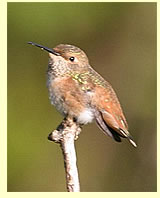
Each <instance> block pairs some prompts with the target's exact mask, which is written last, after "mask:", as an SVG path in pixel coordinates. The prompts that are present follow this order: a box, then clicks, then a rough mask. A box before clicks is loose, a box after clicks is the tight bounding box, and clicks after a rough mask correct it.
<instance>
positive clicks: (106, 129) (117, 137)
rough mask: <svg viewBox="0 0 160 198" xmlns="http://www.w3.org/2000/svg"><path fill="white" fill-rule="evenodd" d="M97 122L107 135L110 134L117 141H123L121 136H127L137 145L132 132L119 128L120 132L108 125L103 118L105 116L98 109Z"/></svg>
mask: <svg viewBox="0 0 160 198" xmlns="http://www.w3.org/2000/svg"><path fill="white" fill-rule="evenodd" d="M95 118H96V123H97V125H98V127H99V128H100V129H101V130H102V131H103V132H104V133H105V134H107V135H109V136H110V137H112V138H113V139H114V140H115V141H117V142H121V141H122V140H121V137H122V138H127V139H128V141H129V142H130V143H131V144H132V145H133V146H134V147H137V145H136V143H135V141H134V140H133V138H132V136H131V135H130V133H129V132H128V131H124V130H122V129H119V133H118V132H117V131H116V130H114V129H112V128H111V127H110V126H108V125H107V123H106V122H105V120H104V119H103V116H102V114H101V112H99V111H97V112H96V116H95Z"/></svg>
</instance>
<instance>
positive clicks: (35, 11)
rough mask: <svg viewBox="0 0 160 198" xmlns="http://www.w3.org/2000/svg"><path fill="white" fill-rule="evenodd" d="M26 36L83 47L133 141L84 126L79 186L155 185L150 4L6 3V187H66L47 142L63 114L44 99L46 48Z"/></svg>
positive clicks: (55, 149)
mask: <svg viewBox="0 0 160 198" xmlns="http://www.w3.org/2000/svg"><path fill="white" fill-rule="evenodd" d="M28 41H33V42H37V43H39V44H43V45H45V46H47V47H54V46H56V45H57V44H60V43H68V44H74V45H76V46H79V47H80V48H82V49H83V50H84V51H85V52H86V53H87V55H88V57H89V59H90V64H91V65H92V66H93V67H94V68H95V70H97V71H98V72H99V73H100V74H101V75H102V76H103V77H105V79H107V80H108V81H109V82H110V83H111V84H112V86H113V88H114V89H115V90H116V92H117V95H118V97H119V99H120V101H121V104H122V107H123V109H124V113H125V115H126V117H127V120H128V124H129V127H130V132H131V134H132V135H133V137H134V139H135V140H136V142H137V144H138V148H137V149H135V148H133V147H132V146H131V145H130V144H129V143H128V141H126V140H123V142H122V143H116V142H114V141H113V140H112V139H111V138H109V137H107V136H105V135H104V134H103V133H102V132H101V131H100V130H99V129H98V128H97V127H96V126H95V124H94V123H93V124H89V125H87V126H85V127H84V128H83V131H82V133H81V134H80V137H79V139H78V140H77V141H76V151H77V158H78V168H79V175H80V183H81V191H83V192H88V191H92V192H96V191H97V192H98V191H103V192H108V191H124V192H126V191H156V190H157V183H156V181H157V166H156V163H157V150H156V146H157V137H156V3H8V191H36V192H37V191H41V192H42V191H45V192H46V191H54V192H55V191H66V186H65V173H64V164H63V158H62V153H61V149H60V147H59V145H57V144H55V143H52V142H49V141H48V140H47V136H48V134H49V133H50V132H51V131H52V129H55V128H56V127H57V125H58V124H59V123H60V122H61V121H62V119H63V118H62V116H61V115H60V114H59V113H58V112H57V111H56V109H55V108H54V107H53V106H51V104H50V101H49V99H48V90H47V88H46V70H47V64H48V54H47V53H46V52H44V51H41V50H40V49H38V48H36V47H33V46H31V45H28V44H27V42H28Z"/></svg>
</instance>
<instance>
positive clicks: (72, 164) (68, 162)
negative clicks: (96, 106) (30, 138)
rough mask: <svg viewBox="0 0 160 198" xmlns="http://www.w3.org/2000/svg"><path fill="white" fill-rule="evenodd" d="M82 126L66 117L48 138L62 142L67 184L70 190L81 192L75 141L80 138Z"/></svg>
mask: <svg viewBox="0 0 160 198" xmlns="http://www.w3.org/2000/svg"><path fill="white" fill-rule="evenodd" d="M80 132H81V127H80V126H79V125H78V124H77V123H76V122H74V121H73V120H72V119H71V118H67V119H64V120H63V121H62V123H61V124H60V125H59V126H58V128H57V130H54V131H53V132H51V133H50V134H49V136H48V139H49V140H51V141H54V142H56V143H60V146H61V148H62V153H63V157H64V167H65V172H66V184H67V191H68V192H80V184H79V177H78V170H77V165H76V151H75V146H74V141H75V140H76V139H77V138H78V135H79V134H80Z"/></svg>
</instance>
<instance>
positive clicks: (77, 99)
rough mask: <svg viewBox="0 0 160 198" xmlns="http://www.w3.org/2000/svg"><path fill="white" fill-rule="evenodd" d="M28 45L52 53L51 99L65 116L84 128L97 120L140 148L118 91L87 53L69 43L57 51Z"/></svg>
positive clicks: (109, 132) (104, 128)
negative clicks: (130, 129) (95, 68)
mask: <svg viewBox="0 0 160 198" xmlns="http://www.w3.org/2000/svg"><path fill="white" fill-rule="evenodd" d="M28 44H31V45H33V46H36V47H39V48H41V49H42V50H45V51H47V52H49V63H48V70H47V87H48V90H49V98H50V100H51V104H53V105H54V106H55V107H56V109H57V110H58V111H59V112H60V113H61V114H62V115H63V116H64V117H67V116H69V117H70V118H73V120H75V121H76V122H77V124H79V125H81V126H82V125H85V124H88V123H91V122H93V121H95V122H96V124H97V126H98V127H99V128H100V129H101V130H102V131H103V132H104V133H105V134H107V135H109V136H110V137H111V138H113V139H114V140H115V141H117V142H121V138H126V139H128V141H129V142H130V143H131V144H132V145H133V146H134V147H137V145H136V143H135V141H134V140H133V138H132V136H131V135H130V133H129V131H128V124H127V121H126V118H125V116H124V114H123V111H122V108H121V105H120V102H119V100H118V98H117V95H116V93H115V91H114V90H113V88H112V86H111V85H110V83H109V82H107V81H106V80H105V79H104V78H103V77H102V76H101V75H100V74H98V73H97V72H96V71H95V70H94V69H93V68H92V67H91V65H90V64H89V60H88V57H87V55H86V54H85V52H84V51H83V50H81V49H80V48H79V47H76V46H73V45H69V44H59V45H57V46H56V47H54V48H48V47H45V46H42V45H39V44H37V43H33V42H28Z"/></svg>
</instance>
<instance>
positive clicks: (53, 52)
mask: <svg viewBox="0 0 160 198" xmlns="http://www.w3.org/2000/svg"><path fill="white" fill-rule="evenodd" d="M28 44H31V45H34V46H36V47H40V48H41V49H43V50H46V51H47V52H49V53H52V54H54V55H56V56H60V54H59V53H58V52H55V51H54V50H53V49H50V48H48V47H44V46H42V45H39V44H37V43H33V42H28Z"/></svg>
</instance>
